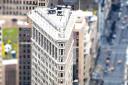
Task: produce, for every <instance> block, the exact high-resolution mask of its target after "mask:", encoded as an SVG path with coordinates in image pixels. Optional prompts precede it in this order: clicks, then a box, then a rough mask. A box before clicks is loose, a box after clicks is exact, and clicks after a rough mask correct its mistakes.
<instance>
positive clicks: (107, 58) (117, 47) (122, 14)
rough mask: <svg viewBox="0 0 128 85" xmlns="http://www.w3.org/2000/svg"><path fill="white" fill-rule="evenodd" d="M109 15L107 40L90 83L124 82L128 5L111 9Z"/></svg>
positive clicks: (93, 84) (117, 84)
mask: <svg viewBox="0 0 128 85" xmlns="http://www.w3.org/2000/svg"><path fill="white" fill-rule="evenodd" d="M122 3H125V1H124V2H122ZM109 16H110V18H109V19H108V20H107V23H106V27H107V28H105V33H106V34H105V40H104V42H103V43H102V46H101V48H100V51H99V56H98V60H97V65H96V68H95V70H94V73H93V75H92V81H91V83H90V85H123V84H124V69H125V67H124V66H125V62H126V61H125V60H126V58H125V57H126V47H127V46H128V23H127V22H128V7H127V6H124V7H121V10H111V12H110V15H109ZM97 69H98V70H97ZM99 69H100V70H99ZM98 81H102V82H98Z"/></svg>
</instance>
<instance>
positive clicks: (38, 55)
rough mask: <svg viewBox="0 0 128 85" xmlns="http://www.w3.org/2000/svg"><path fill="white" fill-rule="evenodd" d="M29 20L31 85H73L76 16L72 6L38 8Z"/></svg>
mask: <svg viewBox="0 0 128 85" xmlns="http://www.w3.org/2000/svg"><path fill="white" fill-rule="evenodd" d="M28 17H29V18H30V19H31V21H32V61H31V62H32V66H31V67H32V68H31V69H32V71H31V74H32V77H31V78H32V79H31V81H32V82H31V83H32V85H72V76H73V73H72V72H73V71H72V70H73V68H72V66H73V42H74V41H73V38H72V30H73V27H74V23H75V15H74V13H72V12H71V7H61V6H57V7H56V8H52V9H50V8H37V9H35V10H32V11H31V12H30V13H28Z"/></svg>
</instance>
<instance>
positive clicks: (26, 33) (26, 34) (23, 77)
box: [18, 27, 31, 85]
mask: <svg viewBox="0 0 128 85" xmlns="http://www.w3.org/2000/svg"><path fill="white" fill-rule="evenodd" d="M18 83H19V85H31V28H29V27H20V28H19V82H18Z"/></svg>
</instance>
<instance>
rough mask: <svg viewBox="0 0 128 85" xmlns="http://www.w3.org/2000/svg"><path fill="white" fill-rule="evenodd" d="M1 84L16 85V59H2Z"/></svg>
mask: <svg viewBox="0 0 128 85" xmlns="http://www.w3.org/2000/svg"><path fill="white" fill-rule="evenodd" d="M2 66H3V72H2V73H3V84H2V85H17V84H16V82H17V75H16V73H17V60H16V59H11V60H3V61H2Z"/></svg>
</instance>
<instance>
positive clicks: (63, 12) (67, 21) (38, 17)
mask: <svg viewBox="0 0 128 85" xmlns="http://www.w3.org/2000/svg"><path fill="white" fill-rule="evenodd" d="M28 16H29V18H30V19H31V20H32V21H34V22H35V23H36V24H37V25H38V26H39V27H40V28H42V29H43V30H45V32H46V33H47V34H49V35H50V36H52V37H53V39H55V40H68V39H69V37H70V35H71V32H72V29H73V27H74V23H75V19H76V17H75V15H74V13H73V12H72V11H71V7H65V6H58V7H55V8H36V9H35V10H32V11H31V12H29V13H28ZM44 22H45V23H44Z"/></svg>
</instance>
